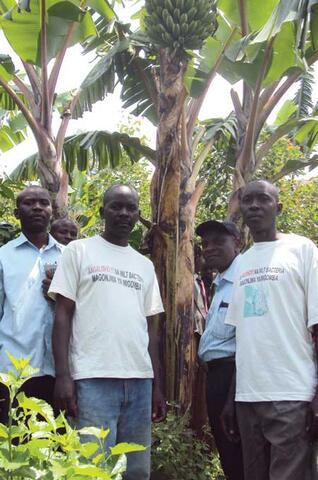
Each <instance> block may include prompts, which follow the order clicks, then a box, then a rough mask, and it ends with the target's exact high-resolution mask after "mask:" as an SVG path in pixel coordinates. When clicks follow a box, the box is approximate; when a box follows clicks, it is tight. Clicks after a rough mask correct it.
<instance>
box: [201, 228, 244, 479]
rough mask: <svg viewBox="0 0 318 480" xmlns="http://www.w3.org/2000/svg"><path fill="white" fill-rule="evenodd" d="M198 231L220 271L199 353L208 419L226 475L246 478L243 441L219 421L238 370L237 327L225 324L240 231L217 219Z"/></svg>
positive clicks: (209, 259)
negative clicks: (228, 433) (205, 371)
mask: <svg viewBox="0 0 318 480" xmlns="http://www.w3.org/2000/svg"><path fill="white" fill-rule="evenodd" d="M196 233H197V234H198V235H199V236H200V237H202V249H203V256H204V258H205V262H206V265H207V267H209V268H213V269H215V270H217V272H218V274H217V276H216V277H215V279H214V282H213V283H214V296H213V300H212V303H211V306H210V309H209V312H208V315H207V318H206V327H205V331H204V332H203V335H202V337H201V340H200V344H199V352H198V353H199V357H200V359H201V360H202V361H203V362H205V363H206V364H207V366H208V376H207V391H206V398H207V410H208V415H209V421H210V425H211V430H212V433H213V436H214V440H215V443H216V447H217V449H218V451H219V454H220V459H221V464H222V468H223V470H224V473H225V475H226V478H227V479H228V480H243V479H244V475H243V461H242V451H241V446H240V443H239V442H238V443H234V442H231V441H230V440H229V439H228V438H227V436H226V435H225V433H224V431H223V428H222V425H221V420H220V416H221V413H222V411H223V408H224V406H225V403H226V400H227V396H228V393H229V389H230V386H231V383H232V378H233V374H234V372H235V327H232V326H230V325H226V324H225V323H224V320H225V316H226V313H227V308H228V306H229V303H230V301H231V296H232V289H233V280H234V274H235V270H236V268H237V264H238V262H239V257H238V254H239V246H240V233H239V231H238V229H237V227H236V225H235V224H234V223H232V222H229V221H216V220H210V221H208V222H204V223H202V224H201V225H199V226H198V227H197V229H196Z"/></svg>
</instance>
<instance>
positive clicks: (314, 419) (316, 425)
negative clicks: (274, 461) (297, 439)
mask: <svg viewBox="0 0 318 480" xmlns="http://www.w3.org/2000/svg"><path fill="white" fill-rule="evenodd" d="M313 340H314V344H315V352H316V365H317V372H318V325H314V326H313ZM307 430H308V431H309V433H310V436H311V437H312V438H313V439H316V438H318V380H317V386H316V392H315V395H314V398H313V399H312V402H311V410H310V415H309V418H308V422H307Z"/></svg>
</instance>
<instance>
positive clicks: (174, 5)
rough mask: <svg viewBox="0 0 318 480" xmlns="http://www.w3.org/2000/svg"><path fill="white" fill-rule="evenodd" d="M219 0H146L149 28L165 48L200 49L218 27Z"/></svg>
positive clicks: (147, 27)
mask: <svg viewBox="0 0 318 480" xmlns="http://www.w3.org/2000/svg"><path fill="white" fill-rule="evenodd" d="M215 2H216V0H145V8H146V13H147V15H146V18H145V28H146V31H147V33H148V35H149V38H150V40H151V41H152V42H153V43H154V44H157V45H158V46H159V47H163V48H170V49H171V48H174V49H175V50H176V49H180V50H182V49H184V48H186V49H199V48H201V46H202V45H203V42H204V40H205V39H206V38H207V37H208V36H210V35H213V34H214V32H215V30H216V28H217V21H216V8H215Z"/></svg>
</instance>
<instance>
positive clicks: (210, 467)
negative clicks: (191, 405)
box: [151, 412, 225, 480]
mask: <svg viewBox="0 0 318 480" xmlns="http://www.w3.org/2000/svg"><path fill="white" fill-rule="evenodd" d="M189 420H190V419H189V415H188V414H186V415H183V416H178V415H176V414H174V413H173V412H169V413H168V415H167V418H166V420H165V421H164V422H161V423H158V424H154V426H153V432H152V433H153V442H152V470H153V474H152V476H151V479H152V480H180V479H182V480H225V477H224V475H223V471H222V468H221V466H220V462H219V458H218V454H217V452H216V451H215V450H214V451H211V447H210V445H208V443H207V442H206V441H204V440H202V439H200V438H198V436H197V435H196V433H195V432H194V431H193V430H192V429H191V428H190V426H189ZM204 435H206V436H207V435H210V434H209V432H204ZM206 438H207V437H206Z"/></svg>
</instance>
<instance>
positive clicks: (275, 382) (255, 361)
mask: <svg viewBox="0 0 318 480" xmlns="http://www.w3.org/2000/svg"><path fill="white" fill-rule="evenodd" d="M226 323H229V324H231V325H235V326H236V368H237V380H236V400H237V401H242V402H260V401H275V400H276V401H283V400H302V401H310V400H311V399H312V398H313V395H314V391H315V386H316V383H317V382H316V361H315V355H314V345H313V341H312V338H311V333H310V327H311V326H313V325H315V324H317V323H318V249H317V248H316V246H315V245H314V244H313V242H311V241H310V240H308V239H307V238H305V237H301V236H298V235H282V237H281V238H280V239H279V240H276V241H273V242H260V243H256V244H254V245H253V246H252V247H251V248H250V249H249V250H248V251H247V252H245V253H244V254H243V255H242V256H241V259H240V262H239V264H238V267H237V273H236V279H235V282H234V294H233V299H232V303H231V304H230V307H229V309H228V314H227V317H226Z"/></svg>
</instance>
